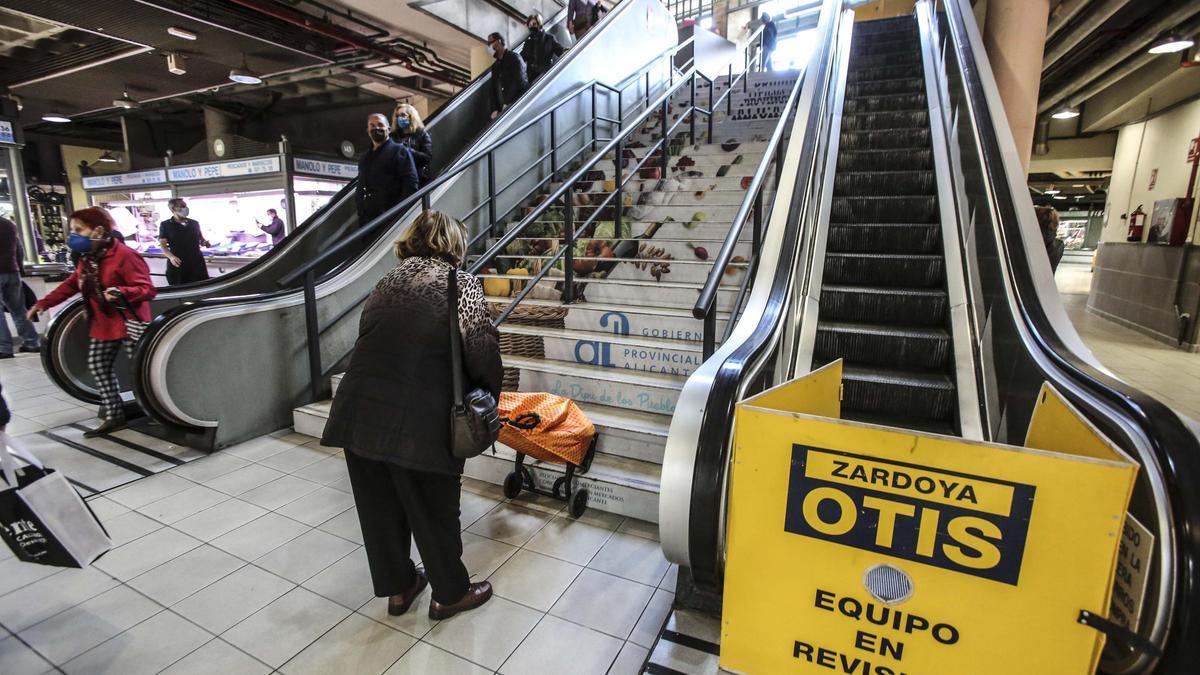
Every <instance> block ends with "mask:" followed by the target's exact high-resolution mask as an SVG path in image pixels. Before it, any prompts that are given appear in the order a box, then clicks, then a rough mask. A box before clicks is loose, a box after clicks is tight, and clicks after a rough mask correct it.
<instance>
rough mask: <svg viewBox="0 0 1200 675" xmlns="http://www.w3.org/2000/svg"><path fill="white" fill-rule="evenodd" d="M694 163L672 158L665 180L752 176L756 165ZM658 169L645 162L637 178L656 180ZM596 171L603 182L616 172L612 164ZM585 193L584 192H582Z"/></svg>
mask: <svg viewBox="0 0 1200 675" xmlns="http://www.w3.org/2000/svg"><path fill="white" fill-rule="evenodd" d="M693 159H694V161H695V162H696V163H695V164H693V165H688V163H687V162H684V163H683V164H680V161H679V160H680V158H679V157H672V158H671V161H670V162H669V163H668V166H667V170H668V175H667V178H725V177H729V176H738V177H741V176H752V175H754V169H755V168H757V166H758V164H757V162H755V161H750V160H748V159H743V160H742V162H741V163H740V164H734V163H733V162H732V158H730V160H728V161H724V162H714V161H709V160H708V159H707V158H705V157H696V158H693ZM633 166H634V163H633V162H632V161H630V162H629V166H627V167H626V168H624V169H622V173H621V177H622V178H624V177H627V176H629V172H630V171H632V170H633ZM657 168H658V167H657V166H656V165H655V163H653V162H647V163H646V165H645V166H644V167H642V169H639V178H656V177H657V175H656V174H655V171H654V170H655V169H657ZM596 169H598V170H600V171H603V172H604V177H605V180H609V179H615V178H616V171H615V169H614V168H613V163H612V162H607V161H605V162H599V163H598V164H597V165H596ZM584 191H586V190H584Z"/></svg>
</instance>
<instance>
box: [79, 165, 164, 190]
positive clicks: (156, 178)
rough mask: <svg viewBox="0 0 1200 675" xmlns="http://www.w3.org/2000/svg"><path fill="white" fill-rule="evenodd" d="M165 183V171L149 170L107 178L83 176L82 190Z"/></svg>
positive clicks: (116, 174) (110, 175)
mask: <svg viewBox="0 0 1200 675" xmlns="http://www.w3.org/2000/svg"><path fill="white" fill-rule="evenodd" d="M165 182H167V170H166V169H150V170H148V171H134V172H132V173H114V174H109V175H107V176H84V178H83V189H84V190H99V189H102V188H115V187H129V186H133V185H154V184H155V183H165Z"/></svg>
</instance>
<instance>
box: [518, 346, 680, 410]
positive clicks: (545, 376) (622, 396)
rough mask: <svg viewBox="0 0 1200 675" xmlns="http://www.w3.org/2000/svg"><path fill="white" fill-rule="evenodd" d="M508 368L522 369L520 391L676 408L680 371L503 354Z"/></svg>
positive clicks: (630, 406)
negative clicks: (623, 367) (606, 365)
mask: <svg viewBox="0 0 1200 675" xmlns="http://www.w3.org/2000/svg"><path fill="white" fill-rule="evenodd" d="M504 365H505V367H507V368H516V369H518V370H520V371H521V377H520V389H519V390H520V391H544V392H549V393H551V394H557V395H559V396H566V397H567V398H570V399H572V400H574V401H575V402H576V403H595V404H598V405H607V406H612V407H615V408H626V409H629V410H637V411H639V412H646V413H656V414H660V415H670V414H672V413H674V412H675V404H676V402H677V401H678V399H679V391H680V390H681V389H682V388H683V383H684V381H685V380H686V379H687V378H686V377H683V376H682V375H667V374H661V373H645V372H637V371H632V370H624V369H616V368H605V367H602V366H590V365H584V364H577V363H565V362H562V361H550V360H546V359H532V358H526V357H520V356H511V355H505V356H504Z"/></svg>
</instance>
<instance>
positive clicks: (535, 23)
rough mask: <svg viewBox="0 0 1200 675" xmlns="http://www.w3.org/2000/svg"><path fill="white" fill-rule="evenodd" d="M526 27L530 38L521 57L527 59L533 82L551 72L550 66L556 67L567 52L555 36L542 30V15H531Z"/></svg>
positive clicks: (526, 62)
mask: <svg viewBox="0 0 1200 675" xmlns="http://www.w3.org/2000/svg"><path fill="white" fill-rule="evenodd" d="M525 26H526V27H527V28H529V37H527V38H525V47H524V48H523V50H522V51H521V57H522V58H524V59H525V66H526V68H527V69H528V72H529V81H530V82H533V81H534V80H536V79H538V78H539V77H541V76H542V75H545V74H546V72H547V71H549V70H550V66H552V65H554V61H555V60H556V59H557V58H558V57H560V56H562V55H563V52H564V51H566V50H565V49H563V46H562V45H560V44H558V40H556V39H554V36H553V35H551V34H550V33H548V32H546V31H544V30H542V16H541V15H540V14H530V15H529V18H528V19H526V20H525Z"/></svg>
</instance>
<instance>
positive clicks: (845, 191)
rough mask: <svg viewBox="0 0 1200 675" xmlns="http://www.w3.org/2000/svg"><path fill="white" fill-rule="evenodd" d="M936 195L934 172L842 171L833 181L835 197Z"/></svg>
mask: <svg viewBox="0 0 1200 675" xmlns="http://www.w3.org/2000/svg"><path fill="white" fill-rule="evenodd" d="M857 133H866V132H857ZM926 147H928V146H926ZM936 193H937V177H936V176H935V174H934V173H933V172H932V171H842V172H839V173H838V174H837V176H835V177H834V180H833V194H834V195H835V196H848V197H853V196H871V195H925V194H936Z"/></svg>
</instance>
